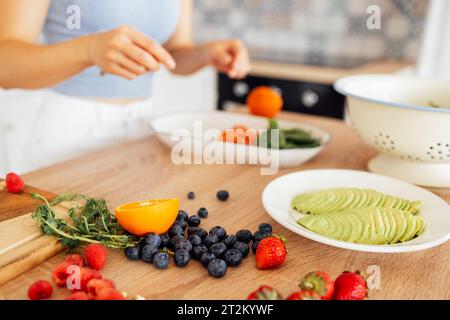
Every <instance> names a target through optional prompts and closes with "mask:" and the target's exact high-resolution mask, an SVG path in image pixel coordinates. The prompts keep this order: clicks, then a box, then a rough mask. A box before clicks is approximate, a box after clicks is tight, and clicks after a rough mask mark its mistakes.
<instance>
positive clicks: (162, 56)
mask: <svg viewBox="0 0 450 320" xmlns="http://www.w3.org/2000/svg"><path fill="white" fill-rule="evenodd" d="M129 32H130V36H131V39H132V41H133V42H134V43H135V44H137V45H138V46H140V47H141V48H143V49H144V50H145V51H147V52H148V53H150V54H151V55H152V56H153V57H154V58H155V59H156V60H157V61H159V62H160V63H162V64H163V65H165V66H166V67H167V68H168V69H171V70H172V69H174V68H175V67H176V63H175V60H174V59H173V57H172V56H171V54H170V53H169V52H168V51H167V50H166V49H164V48H163V47H162V46H161V45H159V44H158V43H156V42H155V41H153V40H151V39H149V38H148V37H147V36H146V35H144V34H143V33H141V32H139V31H137V30H134V29H130V31H129Z"/></svg>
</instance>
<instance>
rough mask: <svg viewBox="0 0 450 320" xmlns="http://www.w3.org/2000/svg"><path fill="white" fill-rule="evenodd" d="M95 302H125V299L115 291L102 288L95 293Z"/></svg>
mask: <svg viewBox="0 0 450 320" xmlns="http://www.w3.org/2000/svg"><path fill="white" fill-rule="evenodd" d="M95 300H125V297H124V296H123V294H122V293H121V292H119V291H117V290H116V289H112V288H103V289H102V290H100V291H99V292H98V293H97V295H96V296H95Z"/></svg>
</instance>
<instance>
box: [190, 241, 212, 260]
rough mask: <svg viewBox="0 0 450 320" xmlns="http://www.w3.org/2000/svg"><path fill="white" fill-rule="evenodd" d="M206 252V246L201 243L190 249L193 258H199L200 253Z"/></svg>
mask: <svg viewBox="0 0 450 320" xmlns="http://www.w3.org/2000/svg"><path fill="white" fill-rule="evenodd" d="M206 252H208V248H207V247H206V246H205V245H203V244H201V245H199V246H195V247H194V249H192V255H193V256H194V259H196V260H200V258H201V257H202V255H203V254H204V253H206Z"/></svg>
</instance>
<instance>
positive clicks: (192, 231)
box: [187, 227, 208, 240]
mask: <svg viewBox="0 0 450 320" xmlns="http://www.w3.org/2000/svg"><path fill="white" fill-rule="evenodd" d="M187 232H188V235H192V234H196V235H198V236H199V237H200V238H201V239H202V240H203V239H205V237H206V235H207V234H208V233H207V232H206V230H205V229H203V228H199V227H192V228H189V229H188V230H187Z"/></svg>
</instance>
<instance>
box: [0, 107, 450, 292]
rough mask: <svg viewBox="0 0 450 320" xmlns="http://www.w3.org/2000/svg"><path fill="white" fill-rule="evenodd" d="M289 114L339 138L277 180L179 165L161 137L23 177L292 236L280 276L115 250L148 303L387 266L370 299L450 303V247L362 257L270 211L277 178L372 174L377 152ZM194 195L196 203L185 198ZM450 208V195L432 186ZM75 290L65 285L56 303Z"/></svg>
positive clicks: (232, 168)
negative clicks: (293, 228) (216, 269)
mask: <svg viewBox="0 0 450 320" xmlns="http://www.w3.org/2000/svg"><path fill="white" fill-rule="evenodd" d="M280 118H288V119H294V120H300V121H306V122H310V123H313V124H316V125H319V126H321V127H323V128H325V129H327V130H329V131H330V132H331V133H332V134H333V141H332V143H331V144H329V145H328V146H327V147H326V148H325V150H324V151H323V152H322V153H321V154H320V155H318V156H317V157H316V158H315V159H313V160H311V161H309V162H308V163H306V164H304V165H303V166H301V167H299V168H296V169H289V170H288V169H282V170H280V172H279V173H278V174H277V175H276V176H261V175H260V171H259V168H258V167H255V166H238V165H221V166H218V165H217V166H206V165H195V166H194V165H183V166H176V165H174V164H172V163H171V161H170V151H169V149H168V148H166V147H165V146H163V145H162V144H160V143H159V142H158V141H157V139H156V138H155V137H150V138H147V139H144V140H140V141H135V142H131V143H127V144H123V145H118V146H115V147H112V148H109V149H106V150H103V151H99V152H96V153H94V154H90V155H87V156H85V157H82V158H79V159H75V160H72V161H69V162H65V163H61V164H58V165H55V166H52V167H49V168H46V169H42V170H39V171H36V172H32V173H29V174H27V175H25V176H24V178H25V180H26V181H27V183H28V184H29V185H33V186H35V187H38V188H41V189H45V190H48V191H50V192H54V193H60V192H64V191H72V192H79V193H83V194H88V195H91V196H98V197H104V198H106V199H107V200H108V201H109V204H110V206H111V208H114V207H115V206H117V205H119V204H122V203H126V202H131V201H135V200H142V199H155V198H167V197H179V198H180V199H181V208H183V209H185V210H186V211H187V212H189V213H195V212H196V210H197V209H198V208H199V207H202V206H204V207H207V208H208V210H209V212H210V215H209V217H208V219H206V220H204V222H202V227H204V228H205V229H209V228H211V227H213V226H215V225H221V226H223V227H225V228H226V229H227V231H228V232H229V233H235V232H236V231H238V230H240V229H250V230H256V229H257V227H258V225H259V224H260V223H261V222H269V223H271V224H273V226H274V231H275V232H278V233H284V234H285V235H286V236H287V240H288V242H287V250H288V257H287V260H286V263H285V264H284V265H283V266H282V267H281V268H280V269H278V270H271V271H260V270H257V269H256V268H255V262H254V258H253V255H252V254H251V253H250V255H249V257H248V258H247V259H246V260H245V261H244V262H243V264H242V265H241V266H240V267H238V268H236V269H232V268H231V269H229V270H228V273H227V275H226V276H225V277H224V278H222V279H214V278H211V277H209V276H208V274H207V271H206V270H205V269H203V267H202V266H201V265H200V264H199V263H198V262H195V261H194V262H191V264H190V265H189V266H188V267H187V268H185V269H179V268H176V267H175V266H174V265H173V263H172V264H171V266H170V268H169V269H168V270H164V271H159V270H156V269H155V268H154V267H153V266H150V265H148V264H145V263H144V262H131V261H128V260H127V259H126V258H125V257H124V255H123V253H122V252H121V251H111V252H110V256H109V260H108V263H107V265H106V267H105V269H104V270H103V271H102V274H103V275H104V276H105V277H106V278H110V279H113V280H114V281H115V282H116V284H117V287H118V288H119V289H121V290H124V291H126V292H128V294H129V295H130V296H134V295H136V294H140V295H142V296H144V297H146V298H147V299H245V297H246V295H247V294H248V293H249V292H250V291H252V290H254V289H256V288H257V287H258V286H259V285H262V284H267V285H272V286H274V287H276V288H277V289H278V290H279V291H280V292H282V293H283V294H284V295H288V294H290V293H291V292H293V291H295V290H296V289H297V285H298V282H299V280H300V279H301V278H302V276H304V275H305V274H306V273H308V272H310V271H314V270H323V271H325V272H328V273H329V274H331V275H332V276H333V277H336V276H338V275H339V274H340V273H341V272H343V271H346V270H361V271H366V270H367V268H368V267H369V266H373V265H375V266H378V267H379V268H380V271H381V274H380V275H381V278H380V280H381V282H380V288H379V289H374V290H370V292H369V297H370V298H371V299H449V298H450V281H449V280H448V279H449V275H450V243H446V244H444V245H441V246H439V247H437V248H434V249H430V250H427V251H422V252H416V253H406V254H396V255H391V254H375V253H364V252H354V251H348V250H343V249H338V248H333V247H330V246H326V245H323V244H320V243H317V242H314V241H311V240H308V239H306V238H303V237H300V236H298V235H296V234H293V233H291V232H289V231H288V230H286V229H284V228H282V227H281V226H280V225H279V224H277V223H276V222H275V221H273V220H272V219H271V218H270V217H269V216H268V214H267V213H266V212H265V211H264V209H263V207H262V203H261V192H262V190H263V188H264V187H265V186H266V184H267V183H268V182H270V181H271V180H273V179H275V178H276V177H278V176H281V175H284V174H287V173H290V172H293V171H298V170H307V169H317V168H344V169H357V170H366V164H367V161H368V160H369V159H370V158H371V157H372V156H373V155H374V154H375V153H374V151H373V150H371V149H370V148H369V147H367V146H365V145H364V144H363V142H362V141H361V140H360V139H359V138H358V137H357V135H356V134H355V133H354V132H353V130H352V129H351V128H349V127H348V126H346V125H345V124H344V123H343V122H341V121H337V120H332V119H326V118H318V117H312V116H301V115H292V114H286V113H285V114H283V115H282V116H280ZM219 189H226V190H229V191H230V194H231V197H230V199H229V200H228V201H227V202H225V203H222V202H219V201H218V200H217V199H216V196H215V194H216V191H217V190H219ZM189 191H195V193H196V195H197V197H196V199H195V200H187V199H186V194H187V192H189ZM433 191H434V192H436V193H437V194H438V195H440V196H441V197H443V198H444V199H445V200H446V201H447V202H449V203H450V191H449V190H433ZM63 258H64V254H59V255H57V256H55V257H54V258H52V259H49V260H48V261H46V262H44V263H42V264H41V265H39V266H37V267H35V268H33V269H32V270H30V271H28V272H26V273H24V274H23V275H21V276H19V277H18V278H16V279H14V280H13V281H10V282H9V283H7V284H5V285H3V286H2V287H0V298H7V299H23V298H26V292H27V289H28V286H29V285H30V284H31V283H32V282H34V281H36V280H38V279H50V278H51V270H52V268H53V267H54V266H55V265H56V264H57V263H58V262H60V261H62V260H63ZM65 295H67V290H63V289H57V290H56V292H55V294H54V298H63V297H64V296H65Z"/></svg>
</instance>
